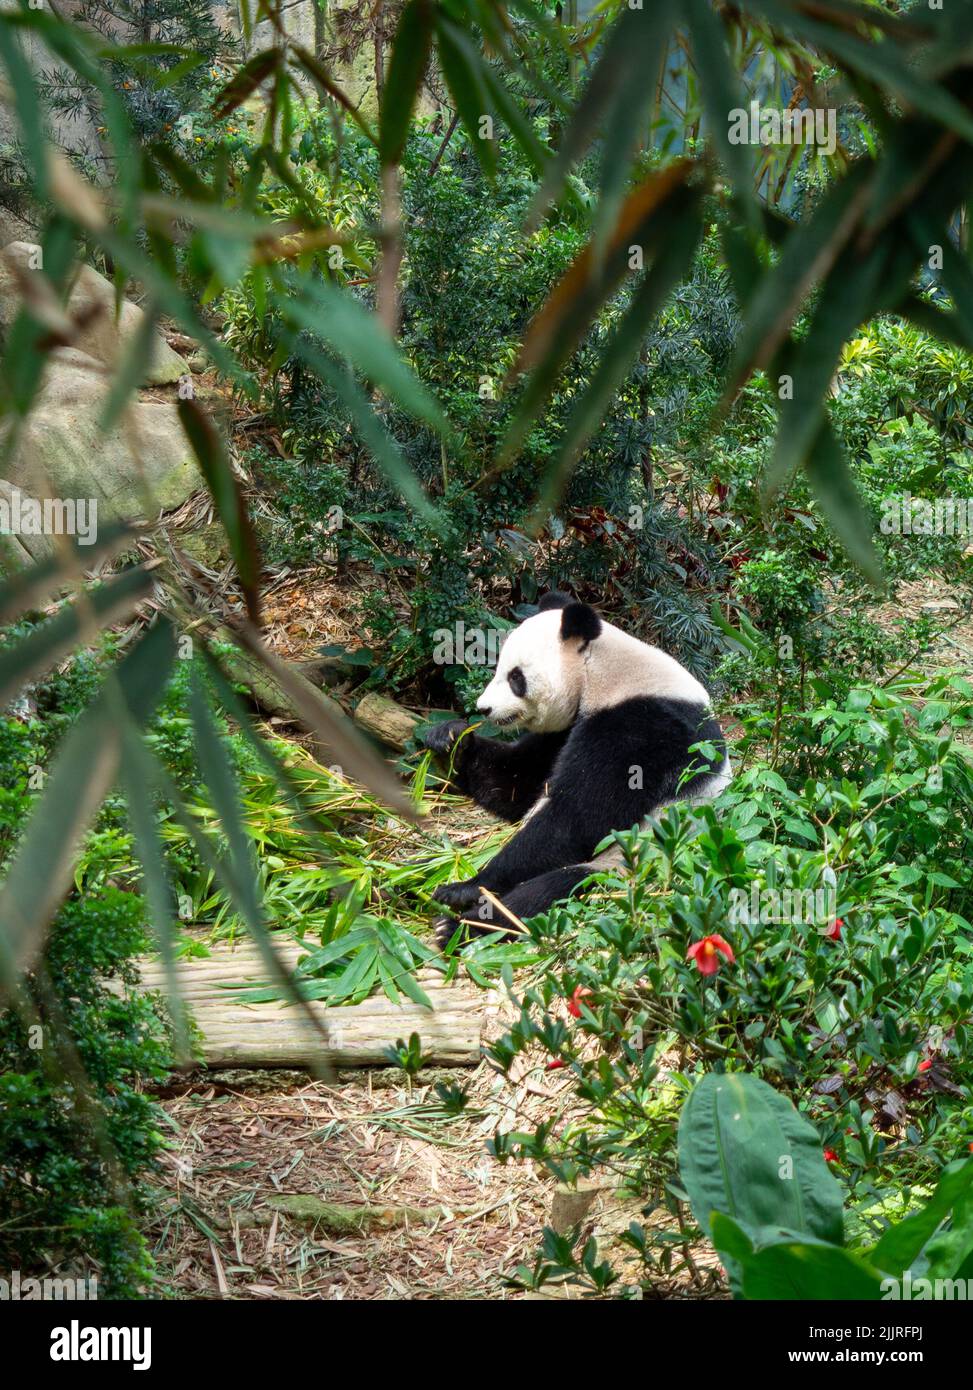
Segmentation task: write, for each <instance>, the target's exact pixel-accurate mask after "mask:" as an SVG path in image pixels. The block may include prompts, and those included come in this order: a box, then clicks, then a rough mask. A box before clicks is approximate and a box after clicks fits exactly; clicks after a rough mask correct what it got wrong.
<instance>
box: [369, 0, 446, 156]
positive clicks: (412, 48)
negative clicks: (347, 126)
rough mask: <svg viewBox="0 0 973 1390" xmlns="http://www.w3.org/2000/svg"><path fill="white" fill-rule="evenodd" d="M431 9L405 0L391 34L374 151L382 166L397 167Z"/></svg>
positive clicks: (424, 57)
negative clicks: (392, 35)
mask: <svg viewBox="0 0 973 1390" xmlns="http://www.w3.org/2000/svg"><path fill="white" fill-rule="evenodd" d="M432 33H433V7H432V5H431V4H430V0H408V3H407V4H406V6H405V9H404V10H403V11H402V17H401V19H400V20H399V27H398V28H397V29H396V31H395V40H394V42H393V45H392V57H391V60H390V61H389V66H388V72H387V73H386V78H385V87H384V89H383V91H382V110H381V114H380V116H379V124H378V152H379V156H380V157H381V160H382V163H383V164H385V165H389V164H398V163H399V162H400V161H401V159H402V155H403V152H404V151H405V142H406V138H407V136H408V134H409V127H410V124H411V121H412V112H413V110H414V109H415V105H416V102H417V101H418V99H419V94H420V92H421V90H422V79H423V77H424V76H425V72H426V66H427V64H428V62H429V52H430V48H431V46H432Z"/></svg>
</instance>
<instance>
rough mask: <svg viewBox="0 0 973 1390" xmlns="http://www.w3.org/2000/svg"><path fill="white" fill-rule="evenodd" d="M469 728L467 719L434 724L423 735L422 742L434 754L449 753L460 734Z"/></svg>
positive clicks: (447, 720)
mask: <svg viewBox="0 0 973 1390" xmlns="http://www.w3.org/2000/svg"><path fill="white" fill-rule="evenodd" d="M468 728H469V725H468V724H467V722H466V720H465V719H445V720H443V722H442V723H441V724H433V726H432V728H431V729H427V730H426V732H425V733H424V734H423V735H422V742H423V743H424V744H425V746H426V747H427V748H431V749H432V751H433V752H434V753H449V752H450V750H451V749H452V747H453V744H454V743H455V742H456V740H457V739H458V738H459V736H460V734H462V733H465V732H466V730H467V729H468Z"/></svg>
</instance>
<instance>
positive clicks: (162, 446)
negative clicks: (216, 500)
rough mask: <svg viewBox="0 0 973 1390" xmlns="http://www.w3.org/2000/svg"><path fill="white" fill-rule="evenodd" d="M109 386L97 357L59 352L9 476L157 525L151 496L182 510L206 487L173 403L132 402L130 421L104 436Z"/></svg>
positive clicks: (37, 492) (33, 488) (36, 490)
mask: <svg viewBox="0 0 973 1390" xmlns="http://www.w3.org/2000/svg"><path fill="white" fill-rule="evenodd" d="M107 385H108V383H107V380H106V377H105V372H104V368H103V367H102V365H101V364H100V363H99V362H97V361H95V360H94V359H93V358H90V357H87V356H86V355H85V354H84V353H82V352H79V351H78V350H77V349H75V348H68V349H61V350H60V351H58V352H56V353H53V354H52V356H51V361H50V363H49V366H48V371H47V376H46V378H45V382H44V385H43V387H42V388H41V391H40V392H39V394H38V397H37V400H36V403H35V405H34V408H33V410H32V411H31V413H30V415H29V416H28V417H27V420H26V422H25V424H24V427H23V429H22V431H21V435H20V438H19V439H18V441H17V445H16V447H15V450H14V453H13V457H12V458H11V459H10V460H9V461H8V463H7V464H6V465H5V470H6V473H7V477H8V479H9V481H10V482H11V483H12V484H14V485H15V486H16V487H19V488H21V489H22V490H23V491H24V492H27V493H30V494H31V495H34V496H41V497H43V496H45V495H47V494H50V495H52V496H54V497H58V498H65V499H66V498H70V497H74V498H80V497H84V498H97V499H98V503H99V514H100V515H101V516H102V517H107V516H113V517H129V518H136V517H145V518H146V519H148V520H151V519H153V518H152V517H146V501H145V494H146V491H147V492H148V494H149V497H150V499H151V501H152V503H154V506H155V507H157V508H160V509H162V510H165V509H168V508H170V507H177V506H179V505H180V503H182V502H184V501H185V500H186V498H187V497H189V496H190V495H191V494H192V493H193V492H195V491H196V490H197V489H198V488H200V487H202V486H203V481H202V478H201V476H200V473H199V470H198V468H197V467H196V463H195V460H194V459H193V457H192V454H191V451H190V448H189V445H188V443H187V441H186V437H185V435H184V434H183V430H182V425H181V423H180V420H179V414H178V411H177V410H176V407H175V405H171V404H169V403H168V402H156V401H140V400H133V401H132V403H131V405H130V408H129V412H128V421H127V422H126V421H125V420H123V421H121V422H120V423H119V424H118V425H117V426H116V427H115V428H114V429H112V430H111V431H109V433H108V434H102V432H101V430H100V429H99V424H98V421H99V417H100V415H101V412H102V409H103V406H104V398H105V392H106V389H107ZM133 439H134V440H136V441H137V442H138V447H139V454H138V458H137V457H136V456H135V455H134V454H133V452H132V445H131V441H132V440H133Z"/></svg>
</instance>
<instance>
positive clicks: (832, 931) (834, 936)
mask: <svg viewBox="0 0 973 1390" xmlns="http://www.w3.org/2000/svg"><path fill="white" fill-rule="evenodd" d="M844 925H845V924H844V921H843V920H842V918H840V917H836V918H835V919H834V921H833V922H832V923H831V926H830V927H829V928H828V930H827V931H826V932H825V936H826V937H827V938H828V939H829V941H837V940H838V939H839V937H840V936H841V928H842V927H843V926H844Z"/></svg>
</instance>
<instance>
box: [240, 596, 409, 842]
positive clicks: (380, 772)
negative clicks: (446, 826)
mask: <svg viewBox="0 0 973 1390" xmlns="http://www.w3.org/2000/svg"><path fill="white" fill-rule="evenodd" d="M228 631H230V633H231V635H232V636H233V638H234V639H235V641H237V642H238V643H239V644H240V646H242V647H243V648H244V649H245V650H246V651H248V652H249V653H250V654H251V656H255V657H256V658H257V659H258V660H259V661H260V662H262V663H263V665H265V666H266V667H267V669H268V671H270V673H271V675H273V676H274V677H275V679H276V680H277V681H278V682H279V683H280V685H281V686H282V688H283V689H284V690H285V691H286V693H287V695H288V697H289V698H290V700H291V702H292V703H293V705H294V708H295V709H296V710H297V712H298V714H299V715H300V717H301V720H302V721H303V723H304V724H305V726H306V727H307V728H308V729H309V730H310V731H311V732H312V733H313V734H314V735H315V736H316V738H317V739H318V741H319V743H320V744H321V746H322V750H323V752H324V755H325V756H326V757H327V758H330V759H331V760H336V761H337V762H338V764H339V765H340V766H341V768H342V769H343V770H344V772H345V774H346V775H347V776H349V777H352V778H354V779H355V780H356V781H358V782H361V783H362V784H363V785H364V786H366V787H368V788H369V789H370V790H371V791H373V792H374V793H375V795H376V796H377V797H380V798H381V800H382V801H384V802H385V803H386V805H387V806H390V807H391V808H392V810H394V811H396V812H397V813H398V814H399V815H400V816H403V817H404V818H405V819H406V820H410V821H413V822H418V820H419V817H418V815H417V813H416V810H415V808H414V807H413V805H412V803H411V801H410V800H409V798H408V796H407V795H406V793H405V791H404V790H403V787H402V784H401V783H400V782H399V780H398V778H397V777H395V775H394V774H393V773H392V771H391V770H390V769H389V767H388V765H387V764H386V763H385V762H383V761H382V759H381V758H380V757H378V755H377V754H376V753H374V752H373V751H372V749H371V747H370V746H369V744H367V743H366V742H365V740H364V739H363V738H362V737H361V735H360V734H359V733H358V730H357V729H356V728H355V727H354V725H353V724H352V723H351V721H350V720H349V719H347V718H346V716H345V715H344V714H343V713H342V712H341V711H340V709H339V708H338V706H337V705H335V704H334V702H333V701H331V700H329V699H327V697H326V696H324V695H323V694H322V693H321V691H319V690H317V689H316V688H315V687H314V686H313V685H311V684H310V682H309V681H307V680H305V679H304V678H303V677H302V676H298V675H297V673H296V672H294V671H292V670H291V668H290V667H289V666H288V665H287V664H286V663H285V662H283V661H281V660H280V658H279V657H277V656H275V655H274V653H273V652H271V651H269V650H268V649H267V647H265V646H264V645H263V643H262V642H261V641H260V638H259V636H258V635H257V633H256V632H255V631H254V630H253V629H252V628H249V627H247V626H246V625H242V624H241V625H240V626H239V627H235V628H230V629H228Z"/></svg>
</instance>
